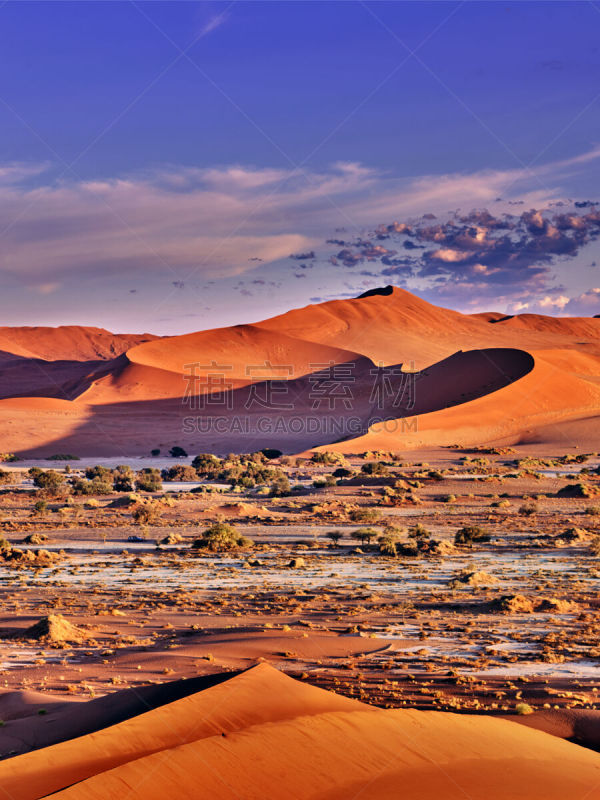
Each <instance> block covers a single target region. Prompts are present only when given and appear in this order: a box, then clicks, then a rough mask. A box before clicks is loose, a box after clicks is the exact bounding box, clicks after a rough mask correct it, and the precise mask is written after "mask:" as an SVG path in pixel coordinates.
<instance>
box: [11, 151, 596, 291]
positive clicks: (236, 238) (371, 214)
mask: <svg viewBox="0 0 600 800" xmlns="http://www.w3.org/2000/svg"><path fill="white" fill-rule="evenodd" d="M598 157H600V148H596V149H593V150H590V151H588V152H587V153H583V154H581V155H579V156H577V157H575V158H572V159H566V160H563V161H560V162H555V163H553V164H545V165H540V166H539V167H536V168H534V169H512V170H495V171H493V170H492V171H491V170H485V171H480V172H476V173H472V174H446V175H425V176H419V177H417V178H410V179H407V178H400V177H397V176H394V175H391V174H389V173H386V172H383V171H381V170H376V169H371V168H369V167H367V166H365V165H363V164H359V163H355V162H339V163H335V164H333V165H332V166H331V167H329V168H327V169H325V168H324V169H321V170H304V169H302V170H300V169H293V168H286V169H282V168H272V167H256V166H251V165H239V164H237V165H236V164H233V165H231V164H230V165H226V166H222V167H210V168H198V167H193V166H192V167H181V166H173V165H171V166H162V167H160V168H157V169H154V170H146V171H145V172H141V173H136V174H131V175H119V176H113V177H108V178H96V179H94V180H80V181H76V180H65V179H62V180H58V181H51V180H50V177H47V178H46V170H47V166H46V165H31V164H26V165H23V164H20V165H19V164H5V165H1V164H0V219H1V220H2V223H1V224H0V274H2V275H5V276H8V277H10V278H11V279H12V280H16V281H19V282H21V283H22V284H24V285H25V286H28V287H31V288H35V287H39V286H54V285H56V284H59V283H61V284H65V285H69V279H70V277H71V276H76V277H77V278H78V279H79V278H80V279H85V278H86V277H90V278H95V279H96V278H98V276H106V277H107V280H109V281H110V280H113V279H114V280H123V282H125V281H127V284H128V286H130V285H134V286H135V285H139V282H140V280H142V279H145V278H147V277H150V276H151V275H152V276H158V277H164V278H165V280H166V281H167V282H169V284H170V283H172V282H173V281H183V282H187V281H188V280H189V279H190V278H191V277H192V276H194V277H196V278H197V279H200V280H205V281H207V280H221V279H226V278H233V277H235V276H238V275H243V274H245V273H247V272H251V271H254V270H257V269H268V268H269V266H270V265H273V264H277V267H276V268H277V269H279V270H281V272H282V274H285V272H286V271H287V270H291V271H294V272H295V273H297V274H299V273H298V269H299V268H301V267H302V263H301V262H302V259H303V258H308V257H310V258H311V263H315V264H316V265H317V266H316V267H315V269H314V270H313V271H314V273H315V275H316V274H317V273H319V274H323V273H324V272H328V274H330V275H335V274H336V271H339V270H342V269H354V268H355V267H361V268H362V271H363V272H366V273H368V274H377V273H378V274H381V275H383V276H394V279H398V280H399V281H400V282H403V281H405V280H408V279H415V280H417V279H418V280H425V281H428V282H429V284H430V285H431V286H432V287H433V288H432V291H435V292H436V293H437V295H439V296H440V297H441V296H442V295H443V293H444V292H445V293H446V294H447V295H448V296H452V292H453V291H454V292H461V291H462V290H463V288H464V287H473V290H474V291H477V292H479V291H481V293H482V294H483V296H484V297H485V296H486V294H485V293H486V291H487V292H488V294H489V293H490V286H492V285H494V286H495V287H496V290H497V289H498V287H504V286H505V285H506V283H507V282H510V281H512V280H515V281H516V282H517V284H518V285H526V286H527V287H528V289H529V290H530V291H537V292H538V293H541V292H543V291H544V290H545V287H546V284H547V281H548V276H549V274H550V273H551V269H550V267H551V266H552V265H553V264H554V261H555V259H556V258H562V257H567V256H571V255H573V254H575V253H577V252H578V251H579V249H580V248H581V247H582V246H584V244H585V243H586V242H587V241H589V240H590V239H591V238H593V236H595V233H594V231H595V227H594V226H595V225H596V222H595V219H596V216H597V215H599V214H600V212H598V210H597V209H596V207H595V206H594V205H593V203H592V201H582V202H585V203H586V205H585V207H584V206H581V207H578V208H577V207H570V206H569V207H567V206H556V207H555V206H553V205H551V204H553V203H557V202H560V199H561V197H562V195H563V192H562V189H561V181H562V178H563V177H564V176H565V175H568V174H571V173H572V172H573V171H577V170H579V169H583V168H586V167H587V165H588V164H589V163H590V162H591V161H593V160H594V159H597V158H598ZM540 176H543V179H544V184H545V185H547V187H548V188H545V189H542V188H540V185H539V179H540ZM44 179H45V180H44ZM500 196H503V197H504V198H505V200H504V201H503V202H502V204H499V203H498V202H497V198H498V197H500ZM517 197H518V198H524V200H525V202H526V206H525V209H528V210H524V213H522V214H518V215H511V214H508V213H506V211H503V210H502V209H511V210H512V206H511V205H510V204H511V203H515V202H517V200H516V198H517ZM588 203H589V205H587V204H588ZM486 204H488V205H489V206H490V207H493V208H494V211H493V212H491V211H474V212H469V213H467V214H464V213H458V212H457V213H455V214H453V215H451V217H450V218H448V213H447V209H448V208H449V207H469V208H472V207H476V208H481V207H482V206H483V205H486ZM543 208H546V209H548V208H551V209H552V212H551V213H548V212H546V211H544V212H542V211H540V209H543ZM540 214H541V217H540V216H539V215H540ZM382 219H383V220H396V221H395V222H394V221H392V222H386V223H385V224H383V223H381V220H382ZM331 231H335V234H334V235H335V239H334V240H330V241H333V242H334V244H333V245H331V247H330V249H329V252H327V251H323V243H324V240H325V239H326V238H327V235H328V233H330V232H331ZM334 248H335V249H334ZM313 253H314V254H315V260H314V262H313V260H312V256H313ZM290 254H296V256H295V257H292V258H291V259H290ZM328 256H331V257H330V258H329V259H328ZM271 277H272V276H271ZM438 279H441V280H438ZM130 281H131V283H129V282H130ZM127 288H128V287H127ZM315 288H316V287H314V288H312V291H313V292H314V290H315ZM366 288H368V287H366ZM38 291H39V290H38ZM546 293H547V294H549V292H547V291H546ZM463 296H464V293H463Z"/></svg>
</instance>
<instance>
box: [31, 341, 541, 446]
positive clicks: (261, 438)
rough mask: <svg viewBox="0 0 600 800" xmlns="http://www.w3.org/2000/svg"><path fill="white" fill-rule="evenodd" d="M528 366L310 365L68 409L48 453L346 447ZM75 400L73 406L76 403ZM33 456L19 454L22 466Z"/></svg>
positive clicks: (473, 357) (454, 360)
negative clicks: (205, 389)
mask: <svg viewBox="0 0 600 800" xmlns="http://www.w3.org/2000/svg"><path fill="white" fill-rule="evenodd" d="M533 366H534V359H533V357H532V356H531V355H530V354H529V353H527V352H526V351H524V350H518V349H513V348H488V349H482V350H468V351H459V352H457V353H455V354H454V355H452V356H450V357H449V358H446V359H444V360H443V361H439V362H437V363H436V364H432V365H431V366H429V367H427V368H426V369H424V370H421V371H419V372H412V373H410V372H406V371H404V370H403V367H402V365H401V364H398V365H393V366H376V365H374V364H373V362H372V361H370V359H368V358H366V357H361V358H359V359H357V360H356V361H354V362H346V363H344V364H334V363H330V364H328V365H319V369H318V370H316V371H313V372H312V373H310V374H308V375H304V376H302V377H300V378H297V379H295V380H289V381H285V382H284V381H273V380H267V381H261V382H257V383H254V384H250V385H247V386H243V387H240V388H234V389H229V388H228V387H227V383H226V380H225V381H224V382H223V384H222V386H221V387H219V391H214V386H213V387H212V388H213V391H212V392H211V393H207V394H202V387H199V391H195V392H193V393H192V394H191V396H190V397H188V398H182V397H180V398H174V399H166V400H147V401H133V402H121V403H106V404H101V405H83V404H82V403H74V404H73V408H74V410H78V411H80V412H81V413H82V416H83V412H85V419H84V420H83V421H82V420H81V418H80V419H79V421H78V423H77V427H76V428H75V429H74V430H73V431H72V432H71V433H70V434H69V435H68V436H65V437H64V438H61V439H59V440H55V441H54V442H53V443H50V442H49V443H48V444H47V445H46V446H45V447H44V450H46V448H48V447H50V446H53V447H55V448H58V449H60V450H61V451H63V452H73V453H75V454H78V455H118V454H122V455H138V454H148V453H149V451H150V449H152V448H154V447H163V448H167V449H168V448H169V447H171V446H172V445H174V444H178V445H181V446H183V447H184V448H185V449H186V450H188V452H201V451H212V452H216V453H228V452H248V451H251V450H257V449H260V448H262V447H276V448H278V449H280V450H282V451H284V452H286V451H287V452H298V451H300V450H304V449H308V448H310V447H315V446H318V445H326V444H332V443H334V442H337V441H342V440H348V439H353V438H355V437H358V436H361V435H363V434H364V433H366V432H367V431H368V429H369V427H370V426H371V425H373V424H375V423H377V422H381V421H384V420H388V421H394V420H400V421H402V420H406V419H410V418H414V417H417V416H419V415H422V414H428V413H431V412H434V411H439V410H441V409H444V408H450V407H452V406H457V405H461V404H464V403H469V402H472V401H473V400H476V399H477V398H480V397H484V396H485V395H488V394H491V393H492V392H496V391H498V390H500V389H502V388H504V387H505V386H508V385H509V384H511V383H514V382H515V381H517V380H519V379H520V378H522V377H523V376H525V375H527V374H528V373H529V372H531V370H532V369H533ZM83 399H84V398H82V400H83ZM39 453H40V448H36V449H35V450H21V451H18V455H19V456H20V457H22V458H27V457H31V456H35V455H38V454H39Z"/></svg>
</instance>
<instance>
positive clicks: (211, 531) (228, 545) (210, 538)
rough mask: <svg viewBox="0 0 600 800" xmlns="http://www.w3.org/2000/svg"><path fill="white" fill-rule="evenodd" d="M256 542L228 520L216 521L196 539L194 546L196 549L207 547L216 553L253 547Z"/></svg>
mask: <svg viewBox="0 0 600 800" xmlns="http://www.w3.org/2000/svg"><path fill="white" fill-rule="evenodd" d="M253 544H254V542H253V541H252V540H251V539H248V538H246V537H245V536H243V535H242V534H241V533H240V532H239V531H238V530H236V528H234V527H233V525H228V524H227V523H226V522H215V523H214V524H213V525H211V526H210V527H209V528H207V529H206V530H205V531H204V533H203V534H202V537H201V538H200V539H195V540H194V542H193V543H192V547H193V548H194V549H195V550H199V549H206V550H210V551H211V552H214V553H219V552H222V551H226V550H237V549H239V548H241V547H252V545H253Z"/></svg>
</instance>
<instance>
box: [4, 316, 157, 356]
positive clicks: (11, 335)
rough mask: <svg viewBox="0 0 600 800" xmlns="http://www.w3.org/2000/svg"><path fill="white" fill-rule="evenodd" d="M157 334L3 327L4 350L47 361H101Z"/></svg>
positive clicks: (67, 328)
mask: <svg viewBox="0 0 600 800" xmlns="http://www.w3.org/2000/svg"><path fill="white" fill-rule="evenodd" d="M156 338H157V337H156V336H154V335H152V334H150V333H140V334H137V333H111V332H110V331H107V330H105V329H104V328H91V327H83V326H81V325H63V326H61V327H59V328H45V327H31V328H29V327H22V328H8V327H4V328H2V327H0V351H3V352H4V353H11V354H13V355H16V356H23V357H25V358H43V359H44V360H46V361H63V360H70V361H98V360H107V359H111V358H115V357H116V356H120V355H121V353H124V352H126V351H127V350H129V348H131V347H134V346H135V345H137V344H139V343H140V342H146V341H149V340H151V339H156Z"/></svg>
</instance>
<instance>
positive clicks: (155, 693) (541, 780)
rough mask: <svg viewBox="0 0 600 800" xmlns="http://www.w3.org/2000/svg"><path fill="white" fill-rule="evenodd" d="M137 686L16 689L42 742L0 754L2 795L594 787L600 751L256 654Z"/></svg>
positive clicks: (361, 793) (578, 792) (439, 794)
mask: <svg viewBox="0 0 600 800" xmlns="http://www.w3.org/2000/svg"><path fill="white" fill-rule="evenodd" d="M223 678H228V680H223ZM184 684H189V685H188V686H187V687H186V686H185V685H184ZM139 691H141V692H142V693H143V692H147V693H148V692H150V693H151V694H148V696H147V698H144V699H145V700H146V705H145V706H143V705H142V702H141V701H140V700H138V701H137V702H136V700H135V697H134V695H135V693H133V692H132V690H125V691H124V692H117V693H115V694H113V695H108V696H106V697H103V698H99V699H97V700H92V701H88V702H83V703H81V702H76V703H73V704H71V707H69V703H66V704H63V706H58V707H57V708H55V709H54V708H50V709H49V711H48V715H47V716H46V717H43V718H41V719H40V718H37V719H36V718H35V717H33V718H32V714H33V710H34V709H35V702H36V699H37V698H36V697H33V698H32V699H29V703H31V704H32V710H31V711H27V702H26V701H25V700H24V703H23V708H22V710H21V711H20V712H19V711H15V713H14V717H16V718H13V723H11V724H18V723H19V722H20V721H22V722H23V723H24V724H23V726H22V728H21V729H22V730H23V731H24V732H25V734H26V735H27V736H29V737H30V738H32V733H31V731H28V729H27V727H26V725H25V723H26V721H27V720H29V722H30V724H31V727H32V729H33V731H37V736H38V737H39V740H40V741H39V743H37V744H36V743H34V744H33V747H39V748H41V749H34V750H32V751H31V752H27V753H24V754H23V755H19V756H16V757H14V758H11V759H8V760H6V761H4V762H2V763H0V786H2V789H3V790H4V794H5V795H6V797H9V798H11V800H37V798H41V797H48V796H50V797H56V798H65V800H67V798H68V799H69V800H71V799H72V800H80V799H83V798H85V800H94V799H95V798H98V800H112V798H114V800H117V799H118V798H123V797H127V798H130V800H135V799H136V798H139V799H140V800H154V798H156V800H163V798H165V797H173V798H184V797H185V798H192V797H193V798H198V799H200V798H210V799H211V800H218V799H219V798H223V800H225V798H226V799H227V800H231V798H234V797H239V798H244V800H263V798H266V797H271V798H284V797H285V798H288V797H294V798H298V800H311V799H312V800H325V798H327V799H328V800H347V799H348V798H352V797H360V798H364V799H365V800H369V798H372V799H374V798H377V799H378V800H383V799H384V798H389V800H396V798H398V797H419V798H422V800H428V798H431V799H432V800H433V798H436V800H438V799H439V798H447V800H453V798H456V799H457V800H458V798H460V800H464V798H465V797H468V798H472V800H483V798H486V800H494V798H498V800H499V799H500V798H508V797H510V798H513V799H514V800H519V798H521V800H538V799H539V800H541V799H542V798H544V800H566V798H582V799H583V798H584V797H589V798H591V797H597V793H598V787H599V786H600V755H599V754H598V753H596V752H593V751H592V750H588V749H585V748H583V747H580V746H579V745H576V744H573V743H571V742H568V741H565V740H563V739H562V738H558V736H552V735H549V734H548V733H544V732H541V731H539V730H535V729H533V728H530V727H526V726H525V725H517V724H515V722H513V721H508V720H503V719H498V718H492V717H486V716H476V715H458V714H450V713H442V712H439V711H416V710H412V709H394V710H384V709H381V708H378V707H375V706H368V705H364V704H363V703H360V702H359V701H357V700H352V699H350V698H347V697H344V696H342V695H338V694H335V693H333V692H329V691H326V690H323V689H318V688H315V687H313V686H310V685H308V684H305V683H301V682H299V681H296V680H294V679H293V678H290V677H287V676H285V675H284V674H282V673H279V672H277V670H275V669H274V668H273V667H271V666H269V665H268V664H266V663H263V664H259V665H257V666H255V667H253V668H251V669H249V670H247V671H246V672H242V673H238V674H233V675H229V676H228V675H227V674H225V675H221V676H217V677H216V678H215V679H211V678H195V679H192V680H190V681H185V682H184V681H178V682H176V683H174V684H163V685H162V686H153V687H145V688H142V689H140V690H139ZM169 695H171V696H169ZM186 695H187V696H186ZM0 699H1V698H0ZM88 707H89V708H88ZM117 709H118V710H119V711H118V713H119V714H120V718H119V717H117V716H116V714H117ZM148 709H150V710H148ZM86 712H88V713H86ZM19 713H20V714H21V715H22V717H21V719H19ZM86 719H87V725H88V728H87V730H86V727H85V720H86ZM563 727H565V731H562V732H559V736H560V735H565V733H568V732H570V728H569V723H568V722H566V721H565V723H563ZM567 728H569V730H567ZM72 737H75V738H72ZM52 741H53V742H55V743H52Z"/></svg>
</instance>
